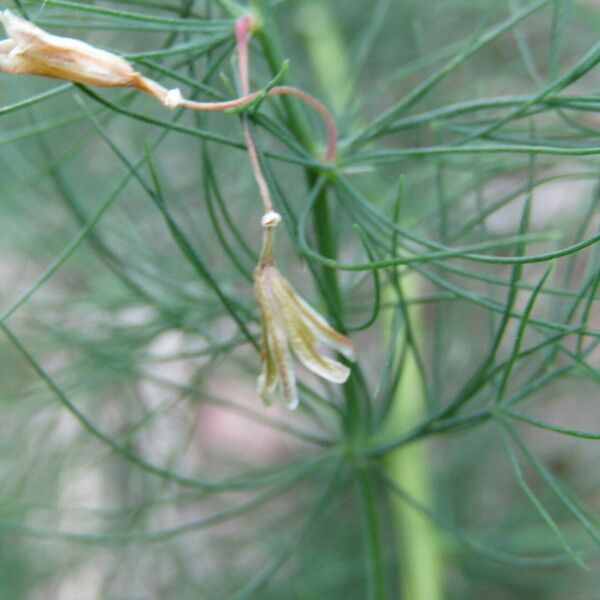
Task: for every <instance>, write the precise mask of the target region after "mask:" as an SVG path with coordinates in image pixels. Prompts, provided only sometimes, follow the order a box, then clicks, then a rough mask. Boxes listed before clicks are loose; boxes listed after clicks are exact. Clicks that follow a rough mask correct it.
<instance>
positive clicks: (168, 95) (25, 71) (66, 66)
mask: <svg viewBox="0 0 600 600" xmlns="http://www.w3.org/2000/svg"><path fill="white" fill-rule="evenodd" d="M0 21H2V24H3V25H4V29H5V30H6V33H7V35H8V36H9V39H7V40H2V41H0V71H4V72H5V73H11V74H18V75H42V76H45V77H54V78H56V79H66V80H68V81H74V82H76V83H83V84H87V85H96V86H100V87H132V88H136V89H138V90H140V91H143V92H146V93H148V94H150V95H151V96H154V97H155V98H156V99H157V100H159V101H160V102H162V103H163V104H164V105H165V106H167V107H169V108H174V107H175V106H177V105H178V104H179V103H180V101H181V99H182V98H181V93H180V92H179V90H178V89H174V90H167V89H165V88H164V87H162V86H161V85H160V84H158V83H157V82H156V81H153V80H152V79H149V78H147V77H144V76H143V75H141V74H140V73H137V72H136V71H134V69H133V67H132V66H131V65H130V64H129V63H128V62H127V61H126V60H124V59H123V58H121V57H120V56H117V55H116V54H112V53H111V52H107V51H106V50H100V49H98V48H94V46H91V45H90V44H87V43H86V42H82V41H81V40H76V39H72V38H67V37H60V36H57V35H52V34H50V33H48V32H46V31H44V30H43V29H40V28H39V27H37V26H36V25H34V24H33V23H31V22H30V21H27V20H26V19H22V18H21V17H17V16H16V15H14V14H13V13H12V12H10V10H5V11H2V12H0Z"/></svg>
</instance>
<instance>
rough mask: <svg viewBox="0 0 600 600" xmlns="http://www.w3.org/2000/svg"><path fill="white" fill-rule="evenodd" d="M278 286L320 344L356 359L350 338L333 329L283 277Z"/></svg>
mask: <svg viewBox="0 0 600 600" xmlns="http://www.w3.org/2000/svg"><path fill="white" fill-rule="evenodd" d="M278 284H279V286H280V289H281V292H280V293H281V295H282V297H283V296H285V298H286V299H287V300H288V301H289V302H290V303H292V304H293V305H294V306H295V307H296V309H297V310H298V313H299V314H300V315H301V316H302V319H303V321H304V323H306V325H307V326H308V327H309V328H310V329H311V331H312V332H313V333H314V335H315V336H316V337H317V339H318V340H319V342H321V343H323V344H325V345H327V346H329V347H331V348H333V349H334V350H337V351H338V352H340V353H341V354H343V355H344V356H345V357H346V358H347V359H349V360H354V359H355V357H356V353H355V349H354V344H353V343H352V341H351V340H350V339H349V338H347V337H346V336H345V335H342V334H341V333H339V332H337V331H336V330H335V329H333V328H332V327H331V326H330V325H329V323H327V321H326V320H325V319H324V318H323V317H322V316H321V315H320V314H319V313H318V312H317V311H316V310H315V309H314V308H313V307H312V306H310V304H308V303H307V302H306V301H304V300H303V299H302V298H301V297H300V296H299V295H298V294H297V293H296V292H295V290H294V289H293V288H292V286H291V285H290V284H289V283H288V282H287V281H286V280H285V279H284V278H283V277H280V281H279V282H278Z"/></svg>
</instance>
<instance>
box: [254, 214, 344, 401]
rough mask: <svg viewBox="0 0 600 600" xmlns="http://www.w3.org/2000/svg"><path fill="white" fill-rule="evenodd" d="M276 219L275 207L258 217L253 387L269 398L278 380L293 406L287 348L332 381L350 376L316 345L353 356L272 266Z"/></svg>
mask: <svg viewBox="0 0 600 600" xmlns="http://www.w3.org/2000/svg"><path fill="white" fill-rule="evenodd" d="M280 219H281V217H280V216H279V215H278V214H277V213H275V212H271V213H267V214H266V215H265V216H264V217H263V220H262V224H263V227H264V241H263V249H262V253H261V256H260V260H259V263H258V266H257V267H256V269H255V271H254V287H255V293H256V298H257V300H258V305H259V308H260V315H261V323H262V363H263V370H262V373H261V375H260V377H259V379H258V388H259V394H260V396H261V398H262V399H263V400H264V401H265V402H267V403H270V402H271V401H272V399H273V397H274V396H275V393H276V389H277V385H278V384H280V386H281V391H282V393H283V396H284V397H285V399H286V400H287V402H288V406H289V408H290V409H294V408H296V407H297V406H298V402H299V401H298V392H297V390H296V377H295V374H294V370H293V367H292V359H291V353H290V349H291V350H292V351H293V353H294V354H295V355H296V357H297V358H298V360H299V361H300V362H301V363H302V364H303V365H304V366H305V367H306V368H308V369H309V370H311V371H312V372H313V373H316V374H317V375H319V376H320V377H323V378H324V379H327V380H329V381H332V382H333V383H344V382H345V381H346V379H348V376H349V375H350V369H349V368H348V367H347V366H345V365H343V364H342V363H340V362H338V361H336V360H333V359H331V358H329V357H327V356H324V355H323V354H322V353H321V352H320V351H319V350H318V348H317V344H319V343H320V344H323V345H325V346H329V347H330V348H332V349H334V350H337V351H338V352H341V353H342V354H343V355H344V356H346V357H347V358H348V359H350V360H354V344H353V343H352V341H351V340H349V339H348V338H347V337H346V336H344V335H342V334H341V333H338V332H337V331H335V330H334V329H332V328H331V327H330V326H329V325H328V324H327V322H326V321H325V319H323V317H322V316H321V315H319V313H317V312H316V311H315V310H314V309H313V308H312V307H311V306H309V305H308V304H307V303H306V302H305V301H304V300H303V299H302V298H301V297H300V296H299V295H298V294H297V293H296V292H295V291H294V289H293V288H292V286H291V285H290V284H289V283H288V281H287V280H286V279H285V278H284V277H283V275H281V273H280V272H279V270H278V269H277V267H276V266H275V264H274V261H273V255H272V246H273V229H274V227H275V226H276V225H277V224H278V223H279V221H280Z"/></svg>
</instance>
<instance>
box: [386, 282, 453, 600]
mask: <svg viewBox="0 0 600 600" xmlns="http://www.w3.org/2000/svg"><path fill="white" fill-rule="evenodd" d="M403 286H404V290H403V292H404V294H405V295H409V296H413V295H417V291H418V287H419V285H418V280H416V279H414V278H404V279H403ZM392 294H393V291H392V289H391V288H390V289H388V290H387V291H386V295H388V296H392ZM420 311H421V309H420V307H418V306H415V307H412V308H410V309H409V311H408V312H409V314H406V315H404V317H405V318H406V319H410V323H411V328H412V335H413V336H414V338H416V339H413V340H412V343H418V341H419V337H421V336H420V332H422V324H421V317H422V315H421V314H420ZM389 325H391V323H390V324H389ZM388 329H389V330H390V331H391V330H392V327H391V326H390V327H388ZM398 340H399V341H398V343H397V346H398V347H397V349H396V352H397V355H398V356H400V355H401V354H402V352H403V349H404V348H403V346H404V344H407V343H409V342H408V341H407V337H406V336H402V335H400V336H399V338H398ZM406 351H407V352H408V354H407V356H406V358H405V361H404V365H403V368H402V373H401V376H400V378H399V380H398V384H397V386H396V389H395V390H394V392H393V393H394V398H393V402H392V405H391V409H390V413H389V415H388V419H387V425H386V427H385V431H386V434H387V435H391V436H392V437H394V436H399V435H401V434H403V433H405V432H406V431H409V430H411V429H413V428H414V427H415V426H417V425H418V424H419V423H421V422H422V420H423V418H424V417H425V409H426V402H425V393H424V384H423V381H422V373H421V371H420V370H419V367H418V364H417V360H416V358H415V352H414V350H413V348H412V345H411V347H409V348H406ZM385 468H386V471H387V474H388V476H389V477H390V479H392V480H393V481H394V483H395V484H396V485H397V486H398V487H399V488H401V489H402V490H404V491H405V492H406V493H407V494H408V495H410V496H411V497H412V498H414V500H416V501H417V502H419V503H421V504H422V505H424V506H427V507H431V505H432V499H433V494H432V490H431V463H430V460H429V458H428V456H427V447H426V442H424V441H422V442H414V443H412V444H408V445H406V446H402V447H401V448H398V449H397V450H394V451H392V452H390V453H389V454H388V455H387V456H386V458H385ZM390 504H391V509H392V514H393V515H394V519H393V522H394V535H395V538H396V547H397V549H398V563H399V573H400V585H401V589H402V598H406V599H407V600H412V599H413V598H415V599H416V598H418V600H442V598H443V595H444V594H443V589H442V569H443V565H442V559H441V555H440V541H439V531H438V530H437V529H436V527H435V526H434V525H433V523H431V521H429V519H428V518H427V517H426V516H425V515H424V514H422V513H421V512H418V511H416V510H415V509H414V508H413V507H412V506H409V505H408V504H407V503H406V502H404V501H403V500H402V499H401V498H399V497H398V496H397V495H396V494H393V493H391V495H390Z"/></svg>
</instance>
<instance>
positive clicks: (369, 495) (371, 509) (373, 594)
mask: <svg viewBox="0 0 600 600" xmlns="http://www.w3.org/2000/svg"><path fill="white" fill-rule="evenodd" d="M356 484H357V488H358V495H359V499H360V503H361V505H362V511H361V513H362V515H363V521H364V537H365V549H366V553H367V583H368V590H369V596H368V598H369V600H383V598H384V597H385V593H384V578H383V560H382V553H381V534H380V530H379V522H378V518H377V502H376V497H375V491H374V489H373V476H372V473H371V472H370V470H369V468H368V467H366V466H363V465H360V466H358V467H357V469H356Z"/></svg>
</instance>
